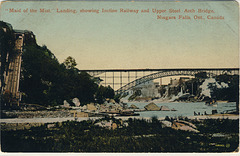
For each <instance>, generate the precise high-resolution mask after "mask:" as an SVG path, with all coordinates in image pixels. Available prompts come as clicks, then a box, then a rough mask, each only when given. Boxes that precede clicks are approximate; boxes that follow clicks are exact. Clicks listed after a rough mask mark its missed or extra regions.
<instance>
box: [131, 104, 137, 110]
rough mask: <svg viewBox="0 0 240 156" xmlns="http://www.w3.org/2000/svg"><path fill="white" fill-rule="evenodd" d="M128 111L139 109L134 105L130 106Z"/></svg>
mask: <svg viewBox="0 0 240 156" xmlns="http://www.w3.org/2000/svg"><path fill="white" fill-rule="evenodd" d="M129 109H139V108H138V107H137V106H135V105H134V104H132V105H131V106H130V107H129Z"/></svg>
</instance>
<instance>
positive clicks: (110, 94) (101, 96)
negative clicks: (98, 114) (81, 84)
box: [96, 85, 115, 104]
mask: <svg viewBox="0 0 240 156" xmlns="http://www.w3.org/2000/svg"><path fill="white" fill-rule="evenodd" d="M114 95H115V94H114V90H113V89H112V88H111V87H110V86H108V87H104V86H102V85H101V86H99V87H98V90H97V92H96V102H97V103H99V104H103V103H104V101H105V99H106V98H109V99H114Z"/></svg>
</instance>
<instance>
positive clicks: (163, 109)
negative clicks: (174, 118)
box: [160, 106, 170, 111]
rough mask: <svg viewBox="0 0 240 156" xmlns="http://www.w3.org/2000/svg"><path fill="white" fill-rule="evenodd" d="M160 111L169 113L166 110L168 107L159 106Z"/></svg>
mask: <svg viewBox="0 0 240 156" xmlns="http://www.w3.org/2000/svg"><path fill="white" fill-rule="evenodd" d="M160 111H170V109H169V108H168V106H161V107H160Z"/></svg>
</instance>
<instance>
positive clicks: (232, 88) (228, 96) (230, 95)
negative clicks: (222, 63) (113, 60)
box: [213, 74, 239, 102]
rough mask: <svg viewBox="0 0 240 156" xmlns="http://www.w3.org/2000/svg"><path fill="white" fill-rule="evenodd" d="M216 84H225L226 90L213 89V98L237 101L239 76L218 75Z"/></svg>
mask: <svg viewBox="0 0 240 156" xmlns="http://www.w3.org/2000/svg"><path fill="white" fill-rule="evenodd" d="M216 81H217V82H218V83H220V84H221V83H222V82H223V83H225V84H227V85H228V87H227V88H221V89H218V88H215V89H214V90H213V97H216V99H217V100H228V101H234V102H237V101H239V75H227V74H223V75H219V76H217V77H216Z"/></svg>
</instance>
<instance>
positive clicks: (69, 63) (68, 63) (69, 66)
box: [63, 56, 77, 69]
mask: <svg viewBox="0 0 240 156" xmlns="http://www.w3.org/2000/svg"><path fill="white" fill-rule="evenodd" d="M63 64H64V65H65V67H66V68H67V69H74V68H75V67H76V65H77V63H76V60H75V59H74V58H72V57H71V56H68V57H67V59H66V60H65V61H64V62H63Z"/></svg>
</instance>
